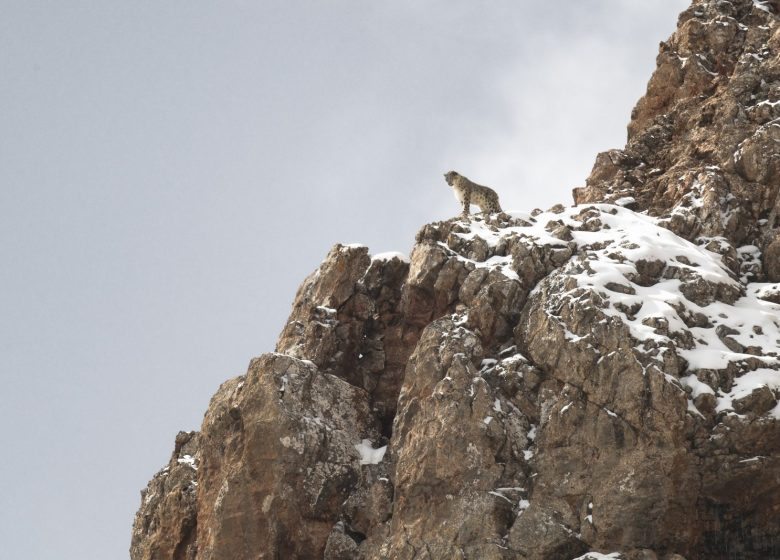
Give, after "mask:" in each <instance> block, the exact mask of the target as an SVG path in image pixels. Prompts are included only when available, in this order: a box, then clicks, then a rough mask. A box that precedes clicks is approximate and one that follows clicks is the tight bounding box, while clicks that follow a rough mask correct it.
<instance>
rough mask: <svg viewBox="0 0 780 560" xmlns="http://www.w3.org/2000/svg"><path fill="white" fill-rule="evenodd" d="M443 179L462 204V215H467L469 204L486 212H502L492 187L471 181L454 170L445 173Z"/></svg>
mask: <svg viewBox="0 0 780 560" xmlns="http://www.w3.org/2000/svg"><path fill="white" fill-rule="evenodd" d="M444 179H445V180H446V181H447V184H448V185H449V186H451V187H452V189H453V190H454V191H455V198H457V199H458V202H460V203H461V204H462V205H463V215H464V216H468V215H469V206H470V205H472V204H475V205H477V206H479V209H480V210H481V211H482V212H486V213H488V214H495V213H496V212H503V210H501V205H500V204H499V203H498V194H496V191H494V190H493V189H491V188H489V187H485V186H482V185H478V184H476V183H473V182H471V181H469V180H468V179H467V178H466V177H464V176H463V175H461V174H460V173H457V172H455V171H449V172H447V173H445V174H444Z"/></svg>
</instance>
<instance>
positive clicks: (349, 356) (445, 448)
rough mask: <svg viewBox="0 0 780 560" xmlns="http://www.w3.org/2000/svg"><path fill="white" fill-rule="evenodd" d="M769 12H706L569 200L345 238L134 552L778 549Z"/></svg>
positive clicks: (626, 558) (772, 8)
mask: <svg viewBox="0 0 780 560" xmlns="http://www.w3.org/2000/svg"><path fill="white" fill-rule="evenodd" d="M776 10H777V6H776V5H775V4H773V3H771V2H762V1H759V0H756V1H755V2H754V1H753V0H750V1H748V0H733V1H731V2H720V1H718V2H716V1H714V0H713V1H711V2H710V1H696V2H694V4H693V6H692V7H691V8H689V9H688V10H686V11H685V12H684V13H683V14H682V16H681V17H680V25H679V28H678V30H677V31H676V33H675V34H674V35H673V36H672V38H671V39H670V40H669V42H668V43H665V44H663V45H662V48H661V53H660V54H659V58H658V70H657V71H656V73H655V74H654V76H653V78H652V79H651V81H650V84H649V86H648V92H647V95H646V96H645V97H644V98H643V99H642V100H640V102H639V104H638V105H637V108H636V109H635V111H634V114H633V115H632V120H631V124H630V125H629V142H628V145H627V146H626V148H625V149H624V150H613V151H611V152H606V153H603V154H600V155H599V156H598V157H597V159H596V165H595V167H594V169H593V173H592V174H591V177H590V178H589V179H588V184H587V187H585V188H584V189H580V190H577V191H576V192H575V198H576V200H577V201H578V202H579V203H580V204H579V206H575V207H571V208H565V207H563V206H562V205H556V206H555V207H554V208H552V209H551V210H550V211H548V212H541V211H534V212H532V213H531V214H521V213H517V214H512V215H508V214H503V213H502V214H496V215H493V216H475V217H472V218H471V219H470V220H464V219H453V220H448V221H445V222H439V223H434V224H429V225H426V226H424V227H423V229H422V230H421V231H420V232H419V234H418V235H417V240H416V244H415V246H414V248H413V250H412V253H411V256H410V259H408V261H407V259H405V258H402V257H386V256H385V257H382V256H379V257H375V258H372V257H371V256H370V255H369V253H368V250H367V249H366V248H365V247H361V246H341V245H337V246H336V247H334V248H333V250H331V252H330V253H329V254H328V256H327V257H326V259H325V260H324V261H323V263H322V264H321V265H320V267H319V268H318V269H317V270H316V271H315V272H314V273H313V274H312V275H311V276H309V277H308V278H307V279H306V280H305V281H304V282H303V284H302V285H301V287H300V289H299V290H298V294H297V296H296V298H295V302H294V304H293V310H292V313H291V316H290V319H289V320H288V322H287V324H286V325H285V326H284V328H283V330H282V334H281V336H280V338H279V341H278V344H277V347H276V352H274V353H270V354H265V355H262V356H261V357H259V358H256V359H254V360H252V362H251V363H250V366H249V370H248V372H247V374H246V375H244V376H241V377H238V378H235V379H231V380H229V381H227V382H225V383H224V384H223V385H222V386H221V387H220V388H219V390H218V391H217V393H216V395H215V396H214V397H213V398H212V401H211V403H210V405H209V408H208V410H207V411H206V415H205V418H204V421H203V425H202V428H201V431H200V432H199V433H194V432H193V433H180V434H179V435H178V436H177V438H176V446H175V450H174V453H173V456H172V457H171V460H170V461H169V464H168V466H166V467H165V468H164V469H163V470H161V471H160V472H159V473H157V474H156V475H155V476H154V478H153V479H152V481H151V482H150V483H149V485H148V487H147V489H146V490H144V491H143V492H142V503H141V507H140V509H139V511H138V514H137V515H136V519H135V523H134V526H133V534H132V542H131V551H130V552H131V558H132V559H133V560H142V559H143V560H151V559H162V558H173V559H182V560H184V559H187V560H221V559H227V558H229V559H236V560H250V559H251V560H257V559H295V558H300V559H310V558H311V559H314V558H323V559H328V560H352V559H366V560H367V559H371V560H374V559H376V560H379V559H401V560H413V559H415V560H416V559H428V560H437V559H447V560H449V559H464V560H465V559H476V558H478V559H487V560H509V559H522V560H573V559H575V558H579V559H580V560H585V559H588V558H590V559H598V558H604V556H602V555H600V554H599V553H604V554H607V553H615V554H612V555H610V556H609V557H611V558H617V557H619V558H622V559H623V560H659V559H660V560H680V559H682V560H685V558H688V559H689V560H693V559H698V558H707V559H711V560H731V559H735V558H739V559H745V560H759V559H768V558H780V404H778V400H780V319H778V318H779V317H780V283H778V282H780V264H778V263H779V262H780V248H779V247H780V241H778V239H780V236H779V235H778V234H777V231H778V230H777V229H776V226H777V225H778V224H776V222H777V216H776V214H777V209H778V208H780V204H777V203H776V201H775V199H776V198H777V195H778V189H780V149H779V148H778V142H780V137H779V136H778V130H780V112H778V111H780V54H778V53H780V35H779V34H778V33H780V32H779V31H778V29H780V24H779V23H780V22H779V20H778V17H777V15H776ZM629 197H630V198H629ZM611 203H616V204H611ZM768 282H773V283H768Z"/></svg>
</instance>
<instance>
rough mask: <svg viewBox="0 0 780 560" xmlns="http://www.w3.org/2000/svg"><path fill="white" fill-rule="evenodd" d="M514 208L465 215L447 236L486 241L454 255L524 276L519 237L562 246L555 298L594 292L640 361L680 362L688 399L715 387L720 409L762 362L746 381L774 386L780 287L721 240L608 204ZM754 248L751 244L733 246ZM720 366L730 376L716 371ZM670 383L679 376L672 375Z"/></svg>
mask: <svg viewBox="0 0 780 560" xmlns="http://www.w3.org/2000/svg"><path fill="white" fill-rule="evenodd" d="M700 190H701V189H699V191H696V190H695V189H694V190H692V191H691V196H690V198H691V199H690V200H688V201H687V204H688V206H696V205H697V204H700V199H699V198H698V197H697V195H700V194H701V193H700ZM510 216H511V220H510V221H508V222H506V223H496V222H495V221H491V220H481V219H479V218H476V219H473V220H471V221H469V222H461V224H462V225H463V227H462V228H460V229H459V230H455V232H454V233H453V234H451V235H454V236H455V237H456V238H457V239H459V240H460V243H463V242H466V243H467V244H468V246H469V247H477V248H479V247H483V248H484V249H483V250H472V254H469V253H466V254H464V252H463V251H460V252H458V253H457V254H456V255H455V256H456V257H457V258H458V259H460V260H462V261H464V262H467V263H469V264H470V265H471V266H473V267H474V268H476V269H480V268H484V269H487V270H488V271H496V272H498V273H500V274H502V275H503V276H504V277H506V278H507V279H508V280H510V281H515V282H522V281H521V280H520V278H521V277H523V276H525V274H524V271H523V270H522V269H521V268H520V265H519V262H518V260H519V259H517V258H515V256H514V255H515V254H516V253H517V251H516V250H510V249H509V248H511V247H512V245H513V244H514V245H523V246H524V247H525V248H526V249H525V253H526V254H527V252H529V251H534V250H537V251H538V250H539V249H540V248H547V250H548V251H554V250H558V249H566V250H567V251H569V253H564V255H566V254H569V255H570V256H569V258H568V259H567V260H566V261H564V262H561V263H558V264H559V265H560V266H561V274H562V275H565V277H567V279H568V280H567V284H566V287H565V288H564V292H563V293H560V294H558V298H557V299H556V301H557V302H560V301H561V300H562V299H566V298H568V299H570V300H572V301H574V300H580V299H582V298H583V297H585V294H589V295H588V297H590V298H592V300H593V301H594V302H596V303H597V306H598V308H599V311H600V312H601V313H603V314H604V316H606V318H607V319H611V318H614V319H615V320H618V321H620V322H621V323H623V324H624V325H626V326H627V327H628V329H629V331H630V334H631V337H632V338H633V339H635V345H634V351H635V352H636V354H637V355H638V356H640V357H641V356H644V358H642V361H643V362H646V361H647V360H650V361H653V360H654V361H656V362H658V363H659V364H661V363H663V362H664V361H665V360H668V355H669V353H672V354H674V355H675V356H676V357H677V358H676V359H677V360H678V361H680V362H681V363H682V364H683V365H682V371H681V372H679V375H680V377H682V378H683V379H684V380H683V381H681V385H682V386H683V387H686V388H687V390H688V391H691V392H692V398H694V399H695V398H696V397H697V396H698V395H700V394H702V393H711V394H715V393H718V395H719V397H718V398H719V399H720V400H719V403H720V404H719V405H718V409H717V410H718V411H722V410H728V409H729V407H730V406H731V405H730V402H731V401H730V400H729V399H732V400H733V399H738V398H740V396H744V395H743V393H744V390H743V389H742V385H741V384H739V383H736V384H735V385H734V387H733V388H732V387H731V386H730V384H731V382H733V381H734V380H735V379H739V378H740V376H742V375H745V374H747V373H749V372H752V371H754V370H757V369H759V368H760V371H762V372H763V373H762V374H760V375H759V374H756V375H754V376H751V378H750V379H754V380H757V381H756V382H759V383H761V386H764V387H768V388H769V389H770V390H772V391H774V390H776V389H778V386H777V383H780V381H778V382H775V381H774V380H775V378H777V379H778V380H780V373H778V372H776V371H775V370H777V369H778V367H780V351H779V349H780V286H779V285H777V284H751V283H746V282H744V280H745V278H744V277H742V278H740V276H739V275H738V272H739V270H735V269H734V266H736V265H734V263H733V262H731V261H727V260H726V258H725V257H724V255H731V254H733V253H734V250H733V249H731V250H730V251H729V249H730V248H731V246H730V244H729V243H728V241H726V240H725V239H724V238H707V237H704V238H701V239H700V240H699V241H700V243H701V244H699V245H697V244H694V243H692V242H690V241H688V240H686V239H683V238H682V237H680V236H678V235H676V234H675V233H674V232H673V231H671V230H669V229H667V228H665V227H662V226H663V225H665V224H666V220H663V219H659V218H653V217H650V216H647V215H645V214H641V213H637V212H633V211H632V210H630V209H628V208H625V207H623V206H618V205H611V204H592V205H580V206H574V207H570V208H562V207H558V208H555V209H553V210H551V211H549V212H542V213H537V214H535V215H531V214H527V213H511V214H510ZM441 245H442V246H443V247H451V246H452V243H448V244H444V243H441ZM755 251H757V249H756V248H755V247H752V246H749V247H745V248H742V250H741V251H736V253H737V254H739V255H743V254H744V255H752V254H753V253H754V252H755ZM474 253H476V254H474ZM571 280H574V282H572V281H571ZM538 289H540V285H537V287H536V290H538ZM550 305H553V306H557V305H559V303H555V302H553V303H550ZM549 312H550V314H551V315H554V314H555V311H554V310H553V309H550V310H549ZM588 336H589V333H573V332H570V331H568V330H567V335H566V338H567V340H569V341H570V342H576V341H578V340H582V339H583V338H586V339H587V337H588ZM662 369H663V368H662ZM666 369H668V368H666ZM724 371H728V375H726V376H723V375H720V376H719V375H717V374H714V373H713V372H724ZM696 372H702V375H698V376H697V375H696ZM675 373H677V372H675ZM669 381H670V382H673V383H676V381H675V380H674V378H673V377H669ZM745 383H748V382H747V381H746V382H745ZM751 383H752V382H751ZM750 387H752V388H753V389H755V387H753V385H752V384H751V385H750ZM564 410H565V408H564V409H563V410H561V413H563V412H564ZM694 411H695V407H694Z"/></svg>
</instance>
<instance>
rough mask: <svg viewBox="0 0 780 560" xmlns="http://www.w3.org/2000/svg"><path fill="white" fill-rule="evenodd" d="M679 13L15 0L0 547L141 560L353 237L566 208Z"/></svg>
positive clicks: (507, 5) (3, 274)
mask: <svg viewBox="0 0 780 560" xmlns="http://www.w3.org/2000/svg"><path fill="white" fill-rule="evenodd" d="M687 3H688V2H687V1H686V0H654V1H653V2H638V1H636V0H581V1H578V2H544V1H535V2H531V1H525V0H494V1H491V2H476V1H470V2H469V1H465V0H404V1H395V2H393V1H385V2H378V1H370V0H340V1H323V0H318V1H293V0H279V1H263V0H257V1H249V0H233V1H223V2H212V1H208V2H206V1H203V0H186V1H184V0H177V1H166V0H156V1H154V2H152V1H149V0H141V1H135V2H127V1H121V2H120V1H116V0H102V1H100V2H96V1H94V0H91V1H78V0H72V1H69V2H63V1H59V0H51V1H40V0H2V1H1V2H0V76H2V79H1V80H0V257H1V258H2V267H1V268H0V375H1V377H0V423H1V424H0V425H2V440H0V450H1V452H2V455H1V456H0V484H1V485H2V487H1V488H0V494H1V496H2V498H0V543H2V552H1V553H0V555H1V556H2V557H3V558H34V559H36V560H41V559H44V560H45V559H56V560H71V559H73V560H76V559H78V560H84V559H92V558H95V559H101V560H102V559H114V558H116V559H119V558H126V557H127V548H128V545H129V539H130V528H131V523H132V518H133V514H134V512H135V510H136V509H137V508H138V506H139V504H140V496H139V490H140V489H141V488H142V487H144V486H145V484H146V482H147V480H148V479H149V478H150V477H151V476H152V475H153V474H154V473H155V472H156V471H157V469H159V468H160V467H161V466H163V464H165V463H166V462H167V460H168V458H169V456H170V453H171V451H172V449H173V440H174V437H175V435H176V432H177V431H178V430H179V429H187V430H189V429H197V428H198V426H199V424H200V421H201V418H202V415H203V413H204V411H205V409H206V406H207V404H208V401H209V398H210V397H211V395H212V394H213V393H214V391H215V390H216V389H217V387H218V385H219V384H220V383H221V382H222V381H224V380H225V379H227V378H228V377H231V376H234V375H238V374H242V373H243V372H244V371H245V369H246V366H247V364H248V363H249V360H250V358H252V357H253V356H257V355H259V354H261V353H263V352H266V351H270V350H272V349H273V345H274V342H275V339H276V336H277V334H278V333H279V331H280V330H281V328H282V326H283V324H284V321H285V319H286V316H287V313H288V311H289V305H290V303H291V301H292V298H293V295H294V293H295V290H296V288H297V286H298V284H299V283H300V281H301V280H302V279H303V278H304V277H305V276H306V275H307V274H308V273H309V272H311V271H312V270H313V269H314V268H315V267H316V266H317V264H318V263H319V262H320V261H321V259H322V258H323V257H324V255H325V254H326V253H327V251H328V249H329V248H330V246H331V245H333V244H334V243H336V242H345V243H350V242H362V243H365V244H367V245H369V247H370V248H371V251H372V252H383V251H388V250H399V251H402V252H405V253H408V252H409V250H410V249H411V246H412V243H413V240H414V234H415V232H416V231H417V230H418V229H419V228H420V227H421V226H422V225H423V224H424V223H427V222H430V221H434V220H439V219H444V218H448V217H450V216H453V215H455V214H456V213H457V212H458V211H459V207H458V205H457V203H456V201H455V199H454V197H453V195H452V192H451V190H450V189H449V187H447V185H446V184H445V183H444V180H443V177H442V173H444V172H445V171H448V170H449V169H455V170H457V171H459V172H461V173H462V174H464V175H467V176H468V177H470V178H471V179H473V180H475V181H477V182H479V183H482V184H487V185H490V186H492V187H494V188H495V189H496V190H497V191H498V192H499V194H500V195H501V199H502V204H503V206H504V208H505V209H510V210H511V209H515V210H530V209H531V208H534V207H537V206H538V207H543V208H547V207H549V206H551V205H552V204H554V203H556V202H563V203H566V204H569V203H570V202H571V194H570V192H571V189H572V187H575V186H580V185H582V184H583V183H584V180H585V178H586V177H587V175H588V173H589V171H590V168H591V167H592V165H593V161H594V156H595V155H596V153H597V152H599V151H603V150H605V149H608V148H613V147H622V146H623V144H624V142H625V127H626V124H627V122H628V118H629V115H630V111H631V108H632V106H633V105H634V103H635V102H636V100H637V99H638V98H639V97H640V96H641V94H642V93H643V92H644V89H645V85H646V83H647V80H648V78H649V76H650V73H651V71H652V69H653V68H654V61H655V55H656V53H657V49H658V42H659V41H660V40H662V39H665V38H666V37H667V36H668V35H669V34H670V33H671V32H672V31H673V29H674V26H675V22H676V17H677V14H678V13H679V12H680V11H681V10H682V9H684V8H685V7H686V6H687Z"/></svg>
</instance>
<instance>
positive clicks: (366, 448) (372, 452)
mask: <svg viewBox="0 0 780 560" xmlns="http://www.w3.org/2000/svg"><path fill="white" fill-rule="evenodd" d="M355 449H357V452H358V453H359V454H360V464H361V465H376V464H379V463H380V462H381V461H382V459H384V458H385V452H386V451H387V446H386V445H385V446H382V447H379V448H377V449H374V447H373V446H372V445H371V440H370V439H364V440H362V441H361V442H360V443H356V444H355Z"/></svg>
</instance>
